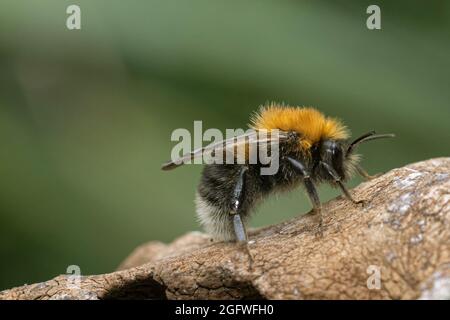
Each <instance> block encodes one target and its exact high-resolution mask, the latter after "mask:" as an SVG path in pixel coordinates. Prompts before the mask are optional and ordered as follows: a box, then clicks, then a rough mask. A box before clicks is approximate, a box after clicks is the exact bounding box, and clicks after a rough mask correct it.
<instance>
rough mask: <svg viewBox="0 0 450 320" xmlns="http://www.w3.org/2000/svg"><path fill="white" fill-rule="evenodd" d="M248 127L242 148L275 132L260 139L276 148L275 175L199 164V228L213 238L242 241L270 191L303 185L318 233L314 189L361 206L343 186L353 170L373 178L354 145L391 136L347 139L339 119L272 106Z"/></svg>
mask: <svg viewBox="0 0 450 320" xmlns="http://www.w3.org/2000/svg"><path fill="white" fill-rule="evenodd" d="M250 128H252V129H254V132H255V133H254V134H249V135H247V136H246V137H245V138H246V139H247V140H246V141H247V144H249V143H251V142H249V141H252V142H253V143H258V142H261V139H259V138H258V134H257V133H258V131H261V130H267V131H269V132H271V131H273V130H277V131H278V132H280V134H279V135H278V136H277V137H276V140H275V139H271V138H269V139H267V138H265V140H264V141H265V142H267V141H269V142H271V143H276V144H277V147H278V150H279V152H278V156H279V158H278V160H279V166H278V171H277V172H276V173H274V174H272V175H261V167H262V166H264V165H263V164H262V163H259V162H258V161H257V162H256V163H249V161H247V162H244V163H242V164H214V163H213V164H207V165H205V166H204V168H203V172H202V177H201V181H200V184H199V186H198V190H197V193H196V199H195V204H196V211H197V216H198V219H199V221H200V223H201V225H202V226H203V228H204V229H205V231H206V232H207V233H209V234H210V235H212V236H213V238H214V239H215V240H219V241H223V240H224V241H228V240H237V241H240V242H247V239H248V238H247V232H246V228H245V225H246V223H247V221H248V219H249V217H250V214H251V212H252V211H253V209H254V208H255V206H256V205H257V204H258V203H259V202H260V201H261V200H263V199H264V198H265V197H266V196H268V195H269V194H271V193H274V192H276V191H287V190H292V189H294V188H296V187H298V186H299V185H303V187H304V188H305V190H306V192H307V194H308V196H309V199H310V200H311V203H312V207H313V209H312V210H313V212H314V213H316V214H318V215H319V221H320V222H319V230H321V227H322V213H321V203H320V200H319V196H318V193H317V190H316V185H318V184H320V183H323V182H326V183H329V184H331V185H332V186H334V187H337V188H339V189H340V190H341V191H342V193H343V195H344V196H345V197H346V198H347V199H348V200H350V201H352V202H353V203H355V204H357V203H361V202H362V201H357V200H355V199H354V198H353V197H352V195H351V194H350V192H349V191H348V189H347V188H346V187H345V185H344V182H346V181H347V180H349V179H350V178H351V177H352V175H353V174H354V173H355V172H357V173H359V174H360V175H361V176H363V177H364V178H366V179H371V178H372V176H370V175H369V174H368V173H367V172H366V171H365V170H364V169H363V168H362V167H361V166H360V165H359V156H358V155H356V154H354V151H355V147H356V146H357V145H359V144H360V143H362V142H366V141H369V140H374V139H380V138H388V137H394V135H393V134H376V133H375V132H374V131H372V132H369V133H367V134H364V135H362V136H360V137H359V138H357V139H355V140H353V141H349V136H350V135H349V132H348V129H347V128H346V127H345V126H344V125H343V123H342V122H341V121H340V120H338V119H336V118H331V117H326V116H325V115H324V114H322V113H321V112H319V111H318V110H316V109H314V108H310V107H291V106H285V105H280V104H275V103H272V104H269V105H266V106H262V107H261V108H260V109H259V111H258V112H256V113H255V114H254V115H253V117H252V118H251V124H250ZM236 138H237V139H236ZM236 138H234V139H231V140H224V141H220V142H217V143H214V144H211V145H209V146H207V147H205V148H200V149H197V150H194V151H193V152H191V153H189V154H186V155H183V156H182V157H180V158H178V159H175V160H173V161H169V162H167V163H165V164H163V166H162V169H163V170H170V169H173V168H176V167H178V166H180V165H181V164H183V163H185V162H186V160H192V159H193V158H196V157H201V156H203V154H204V153H205V151H210V150H214V152H217V151H218V150H222V149H223V148H229V147H230V146H231V147H232V148H233V147H236V145H237V142H236V141H240V139H239V137H236ZM224 146H226V147H224ZM247 151H248V150H247Z"/></svg>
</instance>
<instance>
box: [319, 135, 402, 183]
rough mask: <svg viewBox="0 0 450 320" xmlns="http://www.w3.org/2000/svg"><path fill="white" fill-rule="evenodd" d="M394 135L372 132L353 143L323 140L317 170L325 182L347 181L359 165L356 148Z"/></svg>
mask: <svg viewBox="0 0 450 320" xmlns="http://www.w3.org/2000/svg"><path fill="white" fill-rule="evenodd" d="M392 137H394V135H393V134H376V133H375V132H374V131H371V132H369V133H367V134H364V135H362V136H360V137H359V138H357V139H355V140H354V141H352V142H347V141H344V140H323V141H322V142H321V143H320V147H319V162H318V165H317V168H318V170H319V174H320V176H321V177H322V178H323V179H325V180H331V181H333V180H334V181H336V180H338V179H339V180H341V181H345V180H346V179H348V178H349V176H350V175H351V172H352V171H353V169H354V168H355V166H356V165H357V163H358V160H359V157H358V155H355V154H353V152H354V150H355V147H356V146H357V145H359V144H360V143H362V142H365V141H370V140H374V139H380V138H392Z"/></svg>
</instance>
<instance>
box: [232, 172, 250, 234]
mask: <svg viewBox="0 0 450 320" xmlns="http://www.w3.org/2000/svg"><path fill="white" fill-rule="evenodd" d="M247 170H248V168H247V167H246V166H243V167H242V168H241V170H240V172H239V176H238V180H237V182H236V186H235V187H234V190H233V196H232V200H231V208H232V209H231V212H230V214H231V216H232V218H233V227H234V233H235V235H236V239H237V241H239V242H247V240H248V237H247V231H246V230H245V225H244V223H243V221H242V219H241V215H240V209H241V207H242V202H243V200H244V196H245V172H246V171H247Z"/></svg>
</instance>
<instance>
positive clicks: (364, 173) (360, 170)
mask: <svg viewBox="0 0 450 320" xmlns="http://www.w3.org/2000/svg"><path fill="white" fill-rule="evenodd" d="M356 171H358V173H359V175H360V176H361V177H363V178H364V179H366V180H372V179H375V178H378V177H379V176H381V175H382V173H377V174H374V175H370V174H369V173H368V172H367V171H366V170H364V168H363V167H361V166H360V165H357V166H356Z"/></svg>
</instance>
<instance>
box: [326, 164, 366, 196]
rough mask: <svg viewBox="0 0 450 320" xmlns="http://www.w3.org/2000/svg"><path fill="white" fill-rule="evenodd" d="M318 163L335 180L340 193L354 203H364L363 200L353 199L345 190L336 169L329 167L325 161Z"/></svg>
mask: <svg viewBox="0 0 450 320" xmlns="http://www.w3.org/2000/svg"><path fill="white" fill-rule="evenodd" d="M320 164H321V165H322V166H323V167H324V168H325V169H326V170H327V172H328V174H329V175H330V176H331V177H332V178H333V180H334V182H336V183H337V184H338V186H339V188H341V190H342V193H343V194H344V195H345V196H346V197H347V199H349V200H350V201H351V202H353V203H354V204H360V203H364V200H355V199H353V197H352V195H351V194H350V192H349V191H348V190H347V188H346V187H345V185H344V184H343V183H342V181H341V177H339V175H338V173H337V172H336V170H334V169H333V167H331V166H330V165H329V164H328V163H326V162H320Z"/></svg>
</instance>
